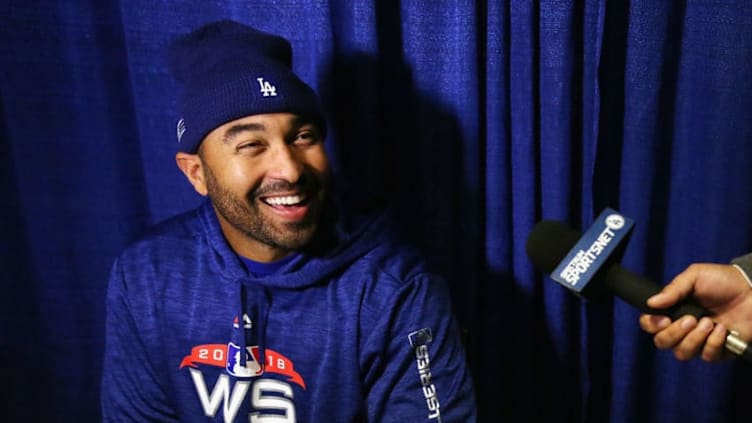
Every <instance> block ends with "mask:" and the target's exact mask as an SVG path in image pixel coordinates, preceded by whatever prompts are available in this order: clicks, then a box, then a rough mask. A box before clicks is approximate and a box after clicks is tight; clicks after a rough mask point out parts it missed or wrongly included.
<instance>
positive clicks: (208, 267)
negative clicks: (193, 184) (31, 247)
mask: <svg viewBox="0 0 752 423" xmlns="http://www.w3.org/2000/svg"><path fill="white" fill-rule="evenodd" d="M385 220H386V219H385V218H384V217H379V218H375V219H370V220H365V221H364V222H363V223H362V224H361V225H359V227H358V228H357V229H356V230H354V231H351V232H349V233H344V232H341V231H340V232H339V233H337V236H336V240H337V243H336V244H335V245H334V246H333V247H331V248H328V249H327V250H325V251H324V252H316V253H314V252H302V253H301V254H298V255H297V257H295V258H294V259H293V260H289V261H287V262H286V263H284V264H283V265H282V267H281V268H280V269H278V270H277V271H276V272H273V273H272V274H269V275H264V276H254V275H253V274H251V273H249V272H248V270H247V268H246V266H244V264H243V262H242V260H241V259H240V258H239V257H238V256H237V255H236V254H235V252H233V250H232V249H231V248H230V247H229V245H228V244H227V242H226V241H225V239H224V237H223V235H222V232H221V229H220V226H219V223H218V221H217V218H216V215H215V213H214V210H213V208H212V207H211V204H210V203H209V202H206V203H205V204H204V205H202V206H201V207H199V208H197V209H195V210H193V211H191V212H188V213H185V214H183V215H181V216H178V217H176V218H173V219H171V220H169V221H167V222H165V223H163V224H161V225H159V226H158V227H156V228H155V229H154V230H153V231H152V232H150V233H149V234H148V235H147V236H146V237H144V238H143V239H142V240H140V241H138V242H136V243H134V244H133V245H131V246H130V247H129V248H127V249H126V250H125V251H124V252H123V253H122V254H121V256H120V257H119V258H118V259H117V261H116V262H115V264H114V266H113V269H112V274H111V277H110V283H109V289H108V294H107V323H106V347H105V357H104V370H103V377H102V412H103V419H104V421H105V422H154V421H158V422H173V421H180V422H210V421H216V422H249V421H250V422H254V423H265V422H266V423H275V422H276V423H282V422H308V423H338V422H348V423H349V422H396V421H399V422H436V423H439V422H443V423H450V422H462V423H466V422H474V421H475V420H476V411H475V400H474V397H473V390H472V384H471V380H470V374H469V371H468V369H467V367H466V362H465V355H464V351H463V348H462V345H461V344H460V341H459V336H458V332H457V327H456V324H455V322H454V319H453V317H452V312H451V307H450V300H449V295H448V292H447V290H446V287H445V285H444V284H443V283H442V282H441V281H440V280H438V279H437V278H436V277H435V276H434V275H432V274H430V273H428V272H427V270H426V269H425V267H424V265H423V263H422V261H421V260H420V258H419V256H418V255H416V254H415V253H414V252H412V251H410V250H409V249H406V248H404V247H401V246H399V245H398V244H396V243H394V242H392V241H390V238H389V237H388V236H387V235H386V234H387V233H388V230H387V229H386V224H385Z"/></svg>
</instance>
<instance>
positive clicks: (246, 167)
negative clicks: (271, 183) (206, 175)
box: [215, 161, 261, 194]
mask: <svg viewBox="0 0 752 423" xmlns="http://www.w3.org/2000/svg"><path fill="white" fill-rule="evenodd" d="M215 175H216V176H217V182H218V183H219V184H221V185H223V186H224V187H225V188H227V189H229V190H231V191H235V192H238V193H243V194H245V193H247V192H248V191H250V190H252V189H254V188H255V187H256V186H258V185H259V184H260V183H261V174H260V173H259V172H258V167H257V166H252V165H251V164H248V163H242V161H228V162H226V163H224V164H223V165H221V166H220V169H217V173H215Z"/></svg>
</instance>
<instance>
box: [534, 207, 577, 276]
mask: <svg viewBox="0 0 752 423" xmlns="http://www.w3.org/2000/svg"><path fill="white" fill-rule="evenodd" d="M579 239H580V234H579V233H577V231H575V230H574V229H572V228H570V227H569V226H567V225H566V224H564V223H562V222H559V221H554V220H542V221H540V222H538V223H536V224H535V226H534V227H533V230H532V231H530V234H529V235H528V237H527V242H526V243H525V251H526V252H527V255H528V257H529V258H530V261H532V262H533V265H535V267H536V268H538V269H539V270H541V271H543V272H544V273H546V274H547V275H548V274H551V272H553V270H554V269H556V266H558V265H559V263H561V262H562V261H563V260H564V258H565V257H566V256H567V253H569V251H570V250H571V249H572V247H574V245H575V244H576V243H577V241H578V240H579Z"/></svg>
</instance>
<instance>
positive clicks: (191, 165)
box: [175, 152, 207, 196]
mask: <svg viewBox="0 0 752 423" xmlns="http://www.w3.org/2000/svg"><path fill="white" fill-rule="evenodd" d="M175 163H177V165H178V168H180V170H181V171H182V172H183V174H184V175H185V177H186V178H188V182H190V183H191V185H193V189H195V190H196V192H197V193H199V194H201V195H203V196H206V193H207V190H206V178H205V176H204V163H203V162H202V161H201V158H200V157H199V156H198V154H188V153H183V152H179V153H177V154H176V155H175Z"/></svg>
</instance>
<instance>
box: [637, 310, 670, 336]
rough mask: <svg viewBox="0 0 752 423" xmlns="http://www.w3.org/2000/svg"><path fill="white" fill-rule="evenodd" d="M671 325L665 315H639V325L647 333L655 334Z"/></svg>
mask: <svg viewBox="0 0 752 423" xmlns="http://www.w3.org/2000/svg"><path fill="white" fill-rule="evenodd" d="M669 325H671V319H670V318H668V317H667V316H660V315H654V314H643V315H641V316H640V327H641V328H642V330H644V331H645V332H647V333H649V334H656V333H658V332H660V331H662V330H663V329H666V328H667V327H669Z"/></svg>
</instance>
